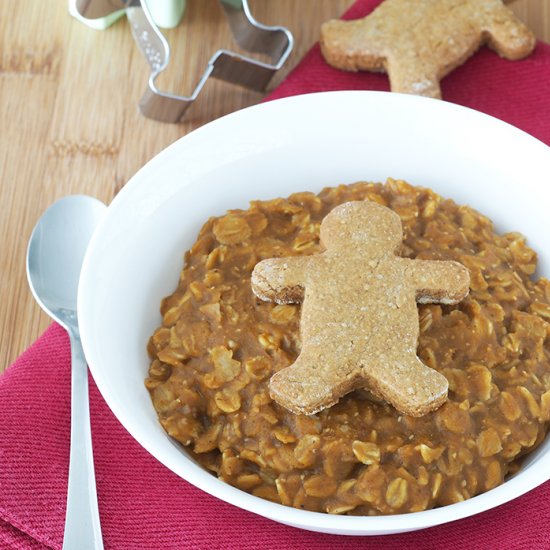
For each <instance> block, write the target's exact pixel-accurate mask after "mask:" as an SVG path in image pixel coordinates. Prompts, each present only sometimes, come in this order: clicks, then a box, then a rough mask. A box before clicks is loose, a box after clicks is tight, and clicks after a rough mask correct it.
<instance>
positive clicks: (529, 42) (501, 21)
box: [485, 6, 536, 60]
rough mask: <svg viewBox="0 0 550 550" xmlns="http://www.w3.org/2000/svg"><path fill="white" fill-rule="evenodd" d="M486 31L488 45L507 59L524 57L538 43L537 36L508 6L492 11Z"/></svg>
mask: <svg viewBox="0 0 550 550" xmlns="http://www.w3.org/2000/svg"><path fill="white" fill-rule="evenodd" d="M485 32H486V33H487V35H488V41H487V44H488V46H489V47H490V48H491V49H492V50H494V51H496V52H497V53H498V54H499V55H501V56H502V57H504V58H506V59H510V60H515V59H522V58H523V57H526V56H527V55H529V54H530V53H531V52H532V51H533V49H534V47H535V44H536V37H535V35H534V34H533V32H531V30H529V29H528V28H527V26H526V25H525V24H524V23H522V22H521V21H520V20H519V19H518V18H517V17H516V16H515V15H514V13H513V12H512V11H511V10H510V9H509V8H507V7H505V6H501V8H500V9H499V10H498V12H497V13H495V12H492V14H491V16H490V18H489V20H488V23H487V25H486V29H485Z"/></svg>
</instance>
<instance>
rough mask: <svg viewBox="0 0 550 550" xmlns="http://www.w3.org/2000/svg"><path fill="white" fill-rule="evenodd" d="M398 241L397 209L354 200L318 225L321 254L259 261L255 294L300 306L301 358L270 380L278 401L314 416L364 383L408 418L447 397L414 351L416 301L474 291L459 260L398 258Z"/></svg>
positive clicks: (453, 299) (451, 298)
mask: <svg viewBox="0 0 550 550" xmlns="http://www.w3.org/2000/svg"><path fill="white" fill-rule="evenodd" d="M402 238H403V230H402V227H401V220H400V218H399V216H398V215H397V214H396V213H395V212H393V211H392V210H390V209H388V208H386V207H384V206H381V205H379V204H377V203H375V202H370V201H363V202H348V203H345V204H342V205H340V206H338V207H336V208H334V209H333V210H332V211H331V212H330V213H329V214H328V215H327V216H326V217H325V218H324V220H323V222H322V224H321V242H322V244H323V245H324V246H325V248H326V251H325V252H324V253H322V254H316V255H313V256H299V257H290V258H273V259H269V260H263V261H262V262H260V263H259V264H257V265H256V267H255V268H254V271H253V273H252V288H253V290H254V293H255V294H256V295H257V296H258V297H259V298H261V299H262V300H269V301H275V302H278V303H291V302H303V303H302V313H301V315H302V316H301V322H300V332H301V340H302V346H301V352H300V355H299V357H298V359H297V360H296V362H295V363H294V364H293V365H291V366H289V367H287V368H285V369H283V370H281V371H279V372H277V373H276V374H274V375H273V376H272V378H271V380H270V393H271V396H272V398H273V399H275V401H277V402H278V403H279V404H280V405H282V406H284V407H286V408H287V409H289V410H291V411H292V412H294V413H296V414H313V413H315V412H318V411H320V410H322V409H324V408H326V407H330V406H331V405H333V404H334V403H336V402H337V401H338V400H339V399H340V398H341V397H342V396H343V395H345V394H346V393H348V392H350V391H352V390H354V389H356V388H360V387H365V388H367V389H370V390H371V391H373V392H374V393H375V394H376V395H378V396H380V397H382V398H383V399H385V400H386V401H388V402H389V403H391V404H392V405H393V406H394V407H395V408H396V409H398V410H399V411H401V412H403V413H405V414H408V415H411V416H421V415H423V414H426V413H427V412H429V411H431V410H434V409H436V408H437V407H439V406H440V405H442V404H443V403H444V401H445V400H446V398H447V388H448V384H447V380H446V378H445V377H444V376H443V375H442V374H440V373H438V372H437V371H435V370H433V369H431V368H429V367H427V366H426V365H424V364H423V363H422V362H421V361H420V360H419V359H418V357H417V355H416V348H417V343H418V334H419V323H418V311H417V306H416V302H417V301H418V302H421V303H429V302H440V303H445V304H455V303H457V302H458V301H460V300H461V299H462V298H464V297H465V296H466V295H467V294H468V290H469V281H470V278H469V273H468V271H467V269H466V268H465V267H464V266H462V265H461V264H459V263H457V262H452V261H427V260H411V259H407V258H401V257H399V256H397V255H396V251H397V250H398V249H399V247H400V246H401V242H402Z"/></svg>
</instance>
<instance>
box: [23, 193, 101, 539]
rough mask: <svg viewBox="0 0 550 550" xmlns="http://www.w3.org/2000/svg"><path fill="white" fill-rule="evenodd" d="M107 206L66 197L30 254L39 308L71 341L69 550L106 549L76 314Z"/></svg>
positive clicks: (44, 220)
mask: <svg viewBox="0 0 550 550" xmlns="http://www.w3.org/2000/svg"><path fill="white" fill-rule="evenodd" d="M106 209H107V207H106V206H105V205H104V204H103V203H102V202H100V201H98V200H97V199H94V198H92V197H86V196H83V195H71V196H68V197H65V198H63V199H61V200H59V201H58V202H56V203H55V204H53V205H52V206H50V208H48V209H47V210H46V212H44V214H43V215H42V217H41V218H40V220H39V221H38V223H37V224H36V227H35V228H34V231H33V232H32V235H31V238H30V241H29V247H28V249H27V277H28V280H29V285H30V287H31V291H32V293H33V295H34V297H35V298H36V301H37V302H38V304H39V305H40V307H41V308H42V309H43V310H44V311H45V312H46V313H47V314H48V315H49V316H50V317H52V318H53V319H54V320H55V321H57V322H58V323H59V324H60V325H61V326H62V327H63V328H64V329H65V330H66V331H67V332H68V333H69V338H70V341H71V363H72V366H71V368H72V371H71V452H70V462H69V487H68V491H67V512H66V515H65V532H64V535H63V549H64V550H73V549H78V550H86V549H93V550H98V549H102V548H103V541H102V537H101V526H100V523H99V512H98V508H97V493H96V484H95V475H94V462H93V454H92V438H91V432H90V408H89V400H88V368H87V365H86V359H85V358H84V352H83V351H82V344H81V343H80V334H79V331H78V319H77V314H76V297H77V290H78V280H79V277H80V268H81V267H82V261H83V259H84V254H85V252H86V249H87V248H88V243H89V242H90V238H91V236H92V233H93V232H94V230H95V228H96V226H97V224H98V222H99V220H100V219H101V217H102V216H103V214H104V212H105V210H106Z"/></svg>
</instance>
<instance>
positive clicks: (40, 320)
mask: <svg viewBox="0 0 550 550" xmlns="http://www.w3.org/2000/svg"><path fill="white" fill-rule="evenodd" d="M250 3H251V8H252V12H253V14H254V16H255V17H256V18H257V19H258V20H259V21H261V22H264V23H267V24H281V25H285V26H287V27H288V28H289V29H290V30H291V31H292V33H293V34H294V37H295V40H296V46H295V49H294V52H293V54H292V56H291V58H290V59H289V62H288V63H287V65H286V66H285V67H284V69H283V70H282V71H281V72H280V74H278V75H277V77H276V78H275V79H274V81H273V83H272V86H274V85H276V84H277V83H278V82H280V80H281V79H282V78H283V77H284V76H285V75H286V74H287V73H288V71H289V70H291V69H292V67H294V66H295V65H296V63H298V61H299V60H300V59H301V58H302V56H303V55H304V53H305V52H306V51H307V50H308V49H309V47H310V46H311V45H312V44H313V43H314V42H315V41H316V40H317V38H318V32H319V26H320V24H321V23H322V22H323V21H325V20H326V19H330V18H332V17H337V16H338V15H339V14H340V13H342V12H343V11H344V10H345V9H346V8H347V7H348V6H349V5H351V3H352V1H351V0H300V1H299V2H296V1H295V0H277V2H275V1H274V0H271V1H269V0H251V2H250ZM512 7H513V9H514V11H515V12H516V13H517V15H518V16H519V17H520V18H521V19H523V20H524V21H526V22H527V23H528V24H529V25H530V26H531V28H533V30H534V31H535V32H536V33H537V36H538V37H539V38H542V39H545V40H547V41H549V40H550V0H517V2H516V3H515V4H514V5H513V6H512ZM0 11H1V13H3V14H9V17H6V16H4V17H3V18H1V19H0V117H1V120H2V121H3V126H2V132H1V133H0V182H1V185H0V205H1V206H0V234H1V235H2V240H1V242H0V303H1V304H2V307H1V308H0V372H1V371H3V370H5V368H6V367H7V366H8V365H9V364H11V362H12V361H13V360H14V359H15V358H16V357H17V356H18V355H19V354H20V353H21V352H22V351H23V350H24V349H25V348H26V347H28V345H29V344H30V343H31V342H33V341H34V340H35V339H36V338H37V336H38V335H39V334H40V333H41V332H42V331H43V330H44V329H45V328H46V326H47V325H48V324H49V322H50V321H49V319H48V318H47V316H46V315H45V314H43V313H42V312H41V311H40V309H39V308H38V306H37V305H36V304H35V302H34V300H33V298H32V296H31V293H30V291H29V290H28V286H27V281H26V276H25V252H26V246H27V240H28V238H29V236H30V233H31V231H32V228H33V226H34V224H35V222H36V220H37V219H38V217H39V216H40V214H41V213H42V211H43V210H44V209H45V208H47V206H49V205H50V204H51V203H52V202H54V201H55V200H56V199H58V198H60V197H62V196H64V195H67V194H70V193H87V194H90V195H94V196H96V197H98V198H99V199H101V200H103V201H104V202H107V203H108V202H110V200H111V199H112V197H113V196H114V195H115V194H116V193H117V191H118V190H119V189H120V188H121V187H122V186H123V185H124V184H125V182H126V181H127V180H128V179H129V178H130V177H131V176H132V174H134V173H135V172H136V171H137V170H138V169H139V167H140V166H142V165H143V164H144V163H145V162H147V161H148V160H149V159H150V158H151V157H153V156H154V155H155V154H156V153H158V152H159V151H161V150H162V149H163V148H164V147H166V146H167V145H168V144H170V143H172V142H173V141H175V140H176V139H178V138H179V137H181V136H183V135H184V134H186V133H188V132H189V131H191V130H193V129H194V128H197V127H198V126H201V125H202V124H204V123H206V122H208V121H210V120H213V119H215V118H217V117H219V116H221V115H224V114H226V113H229V112H232V111H235V110H237V109H240V108H242V107H246V106H248V105H251V104H254V103H257V102H258V101H259V100H261V98H262V95H260V94H258V93H254V92H250V91H246V90H242V89H240V88H237V87H234V86H231V85H228V84H225V83H222V82H217V81H210V82H208V84H207V86H206V88H205V89H204V91H203V93H202V94H201V97H200V99H199V100H198V101H197V102H196V104H195V105H194V106H193V107H192V110H191V111H189V113H188V116H187V118H186V120H185V122H183V123H180V124H176V125H171V124H162V123H158V122H154V121H151V120H148V119H145V118H143V117H142V116H141V115H140V114H139V112H138V110H137V102H138V100H139V98H140V96H141V94H142V92H143V90H144V86H145V82H146V78H147V76H148V71H147V65H146V63H145V61H144V60H143V59H142V57H141V55H140V53H139V52H138V51H137V49H136V48H135V46H134V43H133V40H132V38H131V36H130V31H129V28H128V25H127V24H126V22H125V21H124V20H121V21H119V22H117V23H116V24H115V25H114V26H113V27H111V28H109V29H108V30H107V31H103V32H99V31H94V30H92V29H89V28H87V27H86V26H84V25H82V24H80V23H78V22H77V21H75V20H74V19H72V18H71V17H70V16H69V15H68V13H67V9H66V2H65V1H62V0H55V1H53V2H42V1H40V0H25V1H24V2H13V1H11V0H0ZM166 35H167V38H168V40H169V42H170V45H171V47H172V59H173V60H177V63H174V62H173V63H172V64H171V66H170V69H169V70H168V71H167V72H166V74H165V75H164V76H163V77H162V80H161V82H160V84H161V86H162V87H164V88H165V89H167V90H174V91H178V92H180V93H184V94H185V93H189V92H190V91H191V90H192V89H193V87H194V85H195V83H196V81H197V79H198V77H199V75H200V74H201V73H202V71H203V70H204V67H205V65H206V62H207V60H208V58H209V57H210V56H211V55H212V53H213V52H214V51H215V50H216V49H217V48H219V47H223V46H225V47H227V46H229V47H230V48H235V45H234V44H233V43H232V41H231V36H230V33H229V30H228V28H227V26H226V24H225V21H224V18H223V15H222V13H221V10H220V9H219V7H218V5H217V3H216V1H215V0H188V9H187V13H186V16H185V19H184V22H183V23H182V25H180V26H179V27H178V28H177V29H174V30H171V31H169V32H167V33H166Z"/></svg>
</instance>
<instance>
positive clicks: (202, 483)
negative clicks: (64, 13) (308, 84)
mask: <svg viewBox="0 0 550 550" xmlns="http://www.w3.org/2000/svg"><path fill="white" fill-rule="evenodd" d="M359 96H360V97H365V98H372V99H373V100H374V101H377V100H378V99H377V98H383V99H382V100H383V101H389V102H393V101H396V102H405V103H408V104H410V108H411V109H414V108H415V107H416V106H417V105H424V104H426V102H431V104H432V105H434V107H435V106H436V105H437V107H436V108H438V109H445V110H449V111H454V112H455V113H459V114H460V113H469V115H470V116H473V117H474V118H477V119H479V120H480V121H483V122H484V123H487V124H492V125H496V126H497V128H500V129H502V130H503V131H507V132H513V133H514V134H515V138H517V139H519V140H528V141H529V144H530V146H533V147H537V148H540V147H542V148H544V151H545V154H546V155H548V157H549V159H550V148H549V147H548V146H547V145H546V144H544V143H543V142H542V141H540V140H538V139H537V138H535V137H533V136H531V135H530V134H528V133H526V132H524V131H523V130H521V129H519V128H516V127H515V126H513V125H511V124H509V123H507V122H504V121H502V120H499V119H497V118H495V117H493V116H491V115H487V114H485V113H482V112H479V111H476V110H474V109H471V108H469V107H464V106H461V105H457V104H453V103H448V102H445V101H440V100H434V99H430V98H424V97H419V96H412V95H406V94H396V93H390V92H379V91H363V90H340V91H331V92H316V93H311V94H302V95H296V96H291V97H286V98H281V99H276V100H272V101H268V102H264V103H260V104H258V105H254V106H251V107H247V108H245V109H242V110H239V111H236V112H233V113H229V114H227V115H225V116H223V117H221V118H219V119H216V120H213V121H211V122H208V123H207V124H205V125H203V126H201V127H199V128H197V129H195V130H193V131H192V132H190V133H188V134H186V135H184V136H183V137H181V138H179V139H178V140H176V141H175V142H174V143H172V144H170V145H169V146H168V147H166V148H165V149H163V150H162V151H161V152H160V153H158V154H157V155H155V156H154V157H153V158H152V159H150V160H149V161H148V162H147V163H146V164H145V165H143V166H142V167H141V168H140V169H139V170H138V171H137V172H136V173H135V174H134V176H132V178H131V179H130V180H129V181H128V182H127V184H126V185H125V186H124V187H123V188H122V189H121V191H120V192H119V193H118V194H117V196H115V198H114V199H113V201H112V202H111V204H110V205H109V207H108V210H107V213H106V215H105V216H104V218H103V220H102V221H101V222H100V224H99V226H98V228H97V230H96V232H95V233H94V235H93V237H92V240H91V243H90V247H89V249H88V252H87V254H86V257H85V259H84V264H83V269H82V274H81V283H80V285H79V298H78V303H79V309H80V308H81V307H82V305H83V297H82V294H83V290H82V289H85V288H86V287H87V286H89V284H90V280H89V279H90V277H91V267H90V265H91V263H92V261H93V255H94V254H95V253H96V252H95V250H96V248H97V243H98V241H99V239H100V237H101V235H102V228H103V226H104V224H105V223H106V220H107V219H108V218H109V217H110V215H111V214H112V212H113V211H114V210H116V209H117V208H118V206H119V205H120V204H123V203H124V202H125V201H126V200H127V198H126V197H127V196H131V194H132V193H134V190H135V188H137V187H139V186H140V185H142V184H145V182H146V179H147V178H143V179H142V174H143V171H144V170H145V169H146V167H149V166H151V165H156V164H158V163H162V162H163V161H164V159H165V158H166V157H169V156H170V155H172V154H173V153H174V151H176V150H177V149H178V148H180V147H182V146H183V147H185V145H186V144H187V143H188V142H192V141H193V140H194V139H196V137H197V136H202V135H203V134H207V133H209V132H215V131H216V130H217V128H218V127H222V128H223V125H225V124H227V123H228V122H231V121H232V120H234V119H238V118H239V117H240V116H241V114H242V113H243V112H247V113H256V112H262V111H269V110H272V109H274V108H278V106H279V105H281V104H286V105H289V106H294V108H299V107H300V106H301V105H304V104H305V106H306V107H307V104H308V103H310V102H319V101H320V102H321V103H323V102H325V101H327V102H328V104H330V102H331V101H341V100H342V101H346V100H347V98H350V97H359ZM188 184H189V182H187V183H182V187H183V186H186V185H188ZM86 328H87V327H86V324H84V330H82V331H81V332H82V340H83V345H84V350H85V353H86V355H87V357H90V360H89V366H90V371H91V373H92V376H93V377H94V380H95V381H96V384H97V387H98V389H99V391H100V393H101V395H102V397H103V399H104V400H105V401H106V403H107V404H108V406H109V408H110V409H111V411H112V412H113V413H114V414H115V416H116V417H117V419H118V420H119V421H120V422H121V423H122V425H123V426H124V427H125V429H126V430H127V431H128V432H129V433H130V434H131V435H132V437H133V438H134V439H135V440H136V441H138V443H140V445H142V446H143V447H144V448H145V449H146V450H147V451H148V452H149V453H150V454H152V455H153V456H154V457H155V458H156V459H157V460H159V462H161V463H162V464H164V465H165V466H167V467H168V468H169V469H170V470H172V471H173V472H174V473H176V474H177V475H178V476H179V477H182V478H183V479H185V480H186V481H188V482H189V483H191V484H193V485H195V486H196V487H198V488H199V489H201V490H203V491H205V492H206V493H208V494H210V495H213V496H215V497H217V498H219V499H221V500H223V501H225V502H228V503H230V504H233V505H235V506H237V507H239V508H242V509H245V510H248V511H250V512H253V513H256V514H258V515H260V516H263V517H266V518H269V519H272V520H275V521H278V522H280V523H284V524H288V525H294V526H296V527H300V528H303V529H310V530H315V531H319V532H330V533H337V534H346V535H379V534H385V532H387V531H391V532H393V533H397V532H405V531H412V530H417V529H423V528H427V527H431V526H436V525H440V524H442V523H447V522H450V521H454V520H458V519H462V518H465V517H469V516H472V515H475V514H478V513H480V512H483V511H486V510H489V509H492V508H494V507H497V506H499V505H501V504H504V503H506V502H508V501H510V500H513V499H515V498H517V497H519V496H521V495H523V494H525V493H526V492H528V491H530V490H531V489H533V488H535V487H537V486H538V485H540V484H542V483H544V482H545V481H547V480H548V479H550V452H548V453H546V454H543V455H541V456H538V457H537V458H536V459H535V460H534V461H533V464H534V463H540V464H538V467H537V468H528V469H526V470H520V472H519V473H518V474H516V475H514V476H512V477H511V478H510V479H508V480H507V481H505V482H504V483H503V484H501V485H500V486H498V487H496V488H494V489H491V490H489V491H486V492H485V493H482V494H479V495H477V496H474V497H472V498H470V499H467V500H466V501H464V502H459V503H455V504H451V505H447V506H444V507H440V508H434V509H430V510H425V511H421V512H412V513H407V514H394V515H380V516H344V515H333V514H327V513H323V512H311V511H307V510H300V509H296V508H292V507H289V506H285V505H282V504H277V503H273V502H270V501H267V500H264V499H262V498H260V497H256V496H253V495H251V494H249V493H246V492H244V491H241V490H240V489H237V488H235V487H232V486H231V485H229V484H227V483H225V482H223V481H221V480H220V479H218V478H216V477H214V476H212V475H210V474H208V473H207V472H206V471H205V470H203V469H202V468H201V467H199V466H197V465H196V464H195V463H194V462H193V460H192V459H191V458H189V457H188V456H187V455H186V453H185V452H182V453H181V457H182V459H183V460H181V464H175V463H174V462H173V461H171V460H161V459H160V458H158V456H157V455H156V454H155V449H154V448H151V447H153V446H152V445H150V444H149V442H148V441H147V440H146V438H144V437H142V434H141V433H139V432H138V431H136V430H134V429H133V428H132V427H131V423H130V424H129V423H128V422H127V421H126V414H125V413H123V412H122V411H121V410H120V408H119V407H118V405H117V403H116V401H115V399H114V398H113V396H112V395H111V393H110V392H109V388H108V387H107V386H106V385H105V384H104V380H103V378H102V377H101V376H100V375H99V372H98V370H97V369H96V368H95V367H94V360H93V357H94V355H93V353H92V352H91V344H90V342H89V341H88V338H87V334H86ZM129 426H130V427H129ZM195 468H198V469H200V470H201V471H202V473H203V474H204V475H196V476H189V477H188V476H186V475H184V474H189V472H190V471H191V472H193V470H194V469H195ZM544 471H546V472H547V473H546V474H544ZM194 473H195V474H198V472H194ZM541 474H542V475H541ZM190 477H191V478H192V479H190ZM396 526H398V529H397V530H396Z"/></svg>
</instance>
